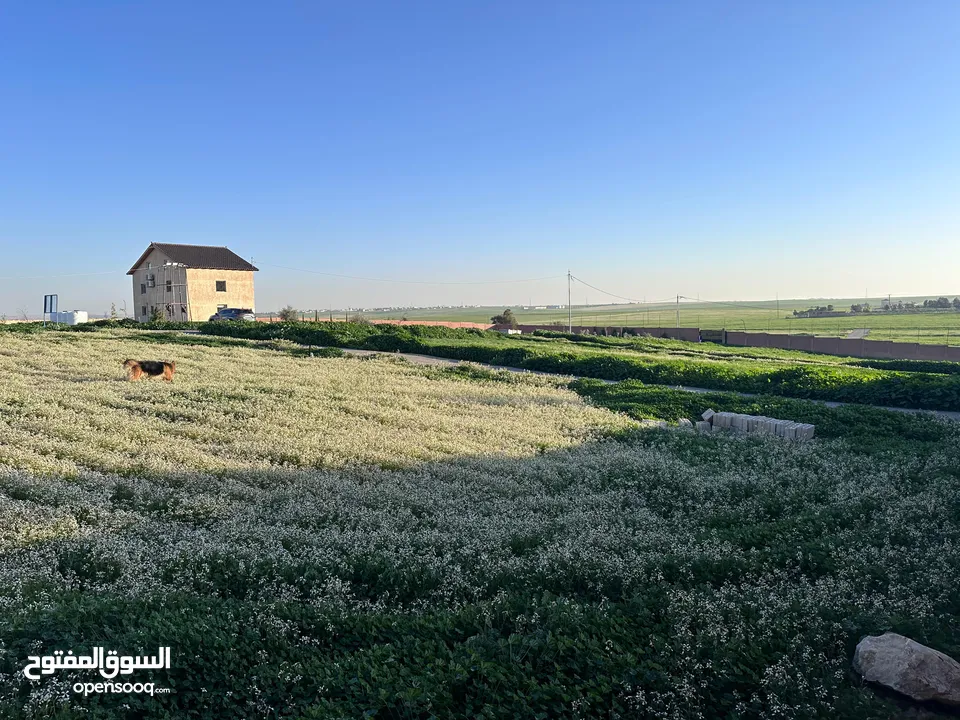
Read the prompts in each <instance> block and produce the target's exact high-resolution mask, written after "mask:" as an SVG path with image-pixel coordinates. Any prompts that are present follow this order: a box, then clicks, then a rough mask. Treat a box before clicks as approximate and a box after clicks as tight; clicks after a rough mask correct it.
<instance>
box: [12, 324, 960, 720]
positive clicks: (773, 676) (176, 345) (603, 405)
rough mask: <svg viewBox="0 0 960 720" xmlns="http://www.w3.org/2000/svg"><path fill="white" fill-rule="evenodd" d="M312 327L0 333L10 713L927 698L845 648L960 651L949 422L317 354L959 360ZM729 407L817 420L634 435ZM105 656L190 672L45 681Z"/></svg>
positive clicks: (435, 709) (798, 386)
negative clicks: (860, 662)
mask: <svg viewBox="0 0 960 720" xmlns="http://www.w3.org/2000/svg"><path fill="white" fill-rule="evenodd" d="M318 325H319V324H317V323H303V324H291V325H285V324H279V323H277V324H273V325H270V324H267V323H249V324H241V323H238V324H236V325H230V324H221V325H216V324H210V326H208V328H209V329H213V328H217V329H220V330H222V331H224V332H232V333H234V334H237V335H242V334H245V333H250V334H254V335H257V336H259V338H262V339H257V338H246V337H227V336H224V335H221V336H219V337H215V336H210V335H178V334H174V333H157V332H151V333H144V332H140V331H137V330H128V329H123V328H122V327H110V326H108V325H106V324H104V325H99V326H97V325H91V326H88V327H87V328H85V329H84V330H80V331H73V332H62V331H57V330H42V329H40V328H38V327H32V328H18V329H15V330H13V329H11V330H9V331H5V332H3V333H2V334H0V371H2V372H0V409H2V412H0V607H2V608H3V613H2V614H0V717H2V718H4V719H7V718H9V719H10V720H36V719H38V718H44V719H50V720H75V719H79V718H84V719H85V720H86V719H96V720H133V719H134V718H136V719H137V720H167V719H170V718H197V719H198V720H221V719H226V720H234V719H235V720H241V719H245V718H290V719H291V720H344V719H346V718H351V719H352V718H373V719H375V720H405V719H407V718H418V719H422V720H430V719H434V718H436V719H439V718H489V719H491V720H499V719H501V718H502V719H504V720H513V719H514V718H544V719H550V720H553V719H554V718H556V719H558V720H593V719H596V720H601V719H606V720H610V719H611V718H620V719H621V720H627V719H628V718H629V719H631V720H633V719H634V718H636V719H638V720H642V719H649V720H661V719H664V718H666V719H669V720H685V719H686V718H717V719H718V720H766V719H767V718H773V717H778V718H805V719H809V720H817V719H819V718H824V719H827V718H831V719H832V718H850V719H851V720H881V719H896V720H899V719H901V718H903V719H904V720H905V719H906V718H917V717H925V715H917V714H916V713H915V712H914V710H915V708H910V707H904V706H903V705H902V704H900V703H898V702H897V701H896V700H895V699H891V698H890V697H888V696H886V695H882V694H878V693H875V692H873V691H872V690H871V689H870V688H869V687H867V686H864V684H863V683H862V682H861V681H860V679H859V678H858V677H856V676H855V675H853V674H852V673H851V671H850V658H851V656H852V654H853V650H854V648H855V646H856V644H857V642H858V641H859V640H860V638H862V637H863V636H864V635H868V634H872V635H875V634H879V633H882V632H885V631H888V630H891V631H894V632H898V633H902V634H904V635H908V636H909V637H911V638H914V639H916V640H917V641H918V642H922V643H924V644H926V645H929V646H931V647H934V648H936V649H938V650H941V651H943V652H945V653H947V654H949V655H952V656H954V657H956V656H958V654H960V633H958V627H960V625H958V620H960V595H958V592H957V583H956V567H957V566H958V563H960V542H958V540H960V511H958V509H960V489H958V483H957V477H958V469H957V468H958V467H960V434H958V433H960V430H958V428H960V425H958V424H957V423H955V422H947V421H944V420H942V419H939V418H936V417H931V416H920V415H909V414H904V413H893V412H888V411H885V410H880V409H875V408H869V407H864V406H853V405H849V406H845V407H840V408H829V407H825V406H824V405H822V404H818V403H812V402H810V401H808V400H804V399H797V398H787V397H782V396H778V395H775V394H769V393H768V394H765V395H758V396H755V397H750V398H745V397H742V396H740V395H737V394H735V393H730V392H713V393H710V394H708V395H701V394H693V393H687V392H681V391H678V390H672V389H669V388H663V387H658V386H655V385H650V384H645V383H642V382H638V381H636V380H630V381H627V382H621V383H616V384H605V383H602V382H599V381H597V380H579V381H572V380H571V379H570V378H565V377H560V376H556V375H553V376H549V375H548V376H543V375H534V374H515V373H506V372H502V371H491V370H488V369H484V368H480V367H478V366H476V365H470V364H466V365H460V366H456V367H450V368H435V367H422V366H415V365H411V364H409V363H407V362H406V361H404V360H402V359H398V358H396V357H395V356H394V355H392V353H386V354H381V355H374V356H372V357H367V358H363V359H361V358H355V357H342V356H340V355H341V353H339V352H337V351H335V350H334V351H328V352H321V351H320V350H318V349H317V348H316V347H314V348H312V349H307V348H304V347H303V344H302V343H303V341H305V340H307V341H309V340H324V342H326V343H338V344H341V345H345V346H346V345H357V344H362V345H365V346H367V347H371V348H375V349H381V350H390V349H391V348H393V347H400V346H401V345H402V344H403V345H406V344H409V345H410V346H411V347H413V346H416V345H417V344H419V346H420V347H421V348H422V349H424V350H430V349H431V348H432V349H433V350H434V351H438V352H439V351H441V350H442V351H443V352H450V353H453V352H469V353H478V354H479V353H484V352H497V353H501V354H505V353H513V354H514V356H515V357H516V358H521V356H523V357H525V358H526V359H527V361H529V362H533V361H539V362H544V363H550V362H555V363H561V362H562V363H564V364H565V365H566V366H567V367H569V368H571V369H576V368H578V367H581V368H586V369H589V368H591V367H593V368H594V369H595V370H597V371H601V372H604V371H606V370H609V369H610V368H612V369H613V370H616V369H617V364H616V363H620V366H621V367H622V368H626V367H627V365H625V364H624V363H628V361H631V358H633V360H632V361H635V362H636V363H637V365H636V367H637V368H640V369H644V368H645V369H644V370H643V371H644V372H645V373H647V374H650V373H656V372H661V373H668V372H669V373H674V374H676V373H683V372H694V371H695V372H698V373H700V374H701V375H702V376H703V377H704V378H706V377H710V376H712V377H714V378H715V379H717V380H722V381H723V383H721V384H725V385H726V386H729V387H734V388H735V387H738V386H739V385H740V384H747V386H749V384H750V383H753V382H755V381H756V379H757V378H758V377H762V376H769V377H779V376H776V375H775V374H776V373H777V372H780V371H781V370H787V371H793V370H797V369H801V370H802V369H803V368H808V369H809V370H810V371H811V372H812V373H813V374H804V373H802V372H801V373H799V374H797V375H796V377H795V382H794V383H793V384H792V385H790V388H792V389H793V390H802V389H803V388H804V387H806V388H807V389H809V390H817V392H818V393H819V392H826V391H830V392H833V393H836V396H837V397H843V394H844V393H845V392H846V393H850V392H858V393H861V394H863V393H866V394H869V393H870V392H873V390H871V388H874V389H881V388H882V387H884V386H886V385H889V383H888V381H889V380H890V379H891V378H895V379H896V380H898V382H899V381H901V380H902V381H903V382H904V383H905V385H906V386H907V387H908V388H909V387H911V385H910V384H909V383H907V382H906V381H907V380H908V377H907V376H916V377H917V378H918V379H920V380H924V382H923V383H920V384H915V385H914V386H913V387H914V389H915V390H916V391H917V392H920V391H926V390H930V389H932V388H933V387H934V385H936V386H937V387H939V388H940V391H941V392H947V391H949V390H950V389H951V387H952V386H953V384H952V380H951V379H952V378H953V377H955V376H953V375H950V374H949V372H948V371H949V370H950V369H951V367H950V366H948V364H941V365H942V367H941V365H936V366H929V365H924V366H922V367H933V368H934V369H936V370H940V371H942V372H940V373H924V372H912V371H905V372H902V373H900V374H898V375H896V376H893V375H889V374H884V373H881V372H880V371H877V370H874V369H871V368H864V367H860V366H858V365H854V364H853V362H854V361H852V360H850V359H844V358H827V359H823V358H817V357H815V356H813V357H804V356H803V355H802V354H799V353H783V352H782V351H772V352H771V351H767V350H761V349H750V350H751V353H750V354H749V355H743V356H742V357H739V356H736V355H734V354H733V349H731V348H725V347H722V346H710V347H698V346H695V345H687V346H686V348H685V347H684V346H683V345H682V344H681V343H671V342H665V341H655V340H649V339H641V338H637V339H635V340H636V341H637V342H638V343H640V344H639V345H637V346H635V347H626V346H625V347H624V348H622V349H616V348H612V347H602V348H597V349H596V350H592V351H591V350H588V348H586V347H581V345H584V344H586V345H589V344H591V343H589V339H587V340H588V342H587V343H583V342H582V341H580V340H578V341H577V342H576V343H573V342H570V341H568V340H564V339H560V338H540V339H535V340H528V339H523V340H520V339H517V338H508V337H504V336H501V335H498V334H496V333H479V332H475V331H463V330H450V329H446V328H435V327H426V328H419V329H417V328H405V327H404V328H398V327H396V326H376V325H373V326H371V325H350V324H346V323H344V324H337V326H336V327H318ZM324 325H326V324H324ZM320 333H322V334H325V335H324V336H320V335H316V336H315V337H309V336H308V335H309V334H320ZM263 335H275V337H272V338H263ZM595 339H596V340H600V341H607V340H613V338H595ZM308 347H309V346H308ZM691 348H692V349H691ZM305 350H307V353H308V354H305V353H304V351H305ZM698 350H699V351H703V352H702V353H698V352H697V351H698ZM309 353H313V354H314V355H313V356H311V355H310V354H309ZM691 353H692V354H691ZM704 353H705V354H704ZM697 354H704V357H703V358H702V359H698V358H696V357H694V355H697ZM504 356H505V355H504ZM604 356H605V357H606V358H607V361H608V362H609V363H612V364H611V365H609V366H607V365H604V364H603V362H600V363H599V364H596V363H597V362H598V358H600V359H601V360H602V359H603V357H604ZM124 357H158V358H171V359H173V358H176V360H177V375H176V378H175V381H174V382H173V383H164V382H161V381H159V380H154V381H143V382H137V383H130V382H125V381H124V379H123V375H122V372H121V367H120V359H121V358H124ZM954 365H956V364H954ZM904 367H905V368H912V367H913V365H911V364H909V363H907V364H905V365H904ZM709 368H713V369H712V370H710V369H709ZM781 379H783V378H781ZM825 379H826V380H829V381H830V382H829V383H826V384H824V383H823V382H821V381H822V380H825ZM810 382H813V383H814V384H813V385H811V384H809V383H810ZM803 383H807V384H806V385H804V384H803ZM930 383H932V385H931V384H930ZM831 387H832V389H831ZM783 388H784V389H789V388H787V387H786V386H783ZM857 388H859V389H857ZM707 407H712V408H714V409H716V410H728V411H733V412H747V413H762V414H766V415H770V416H774V417H783V418H791V419H796V420H799V421H807V422H812V423H815V424H816V426H817V439H816V440H814V441H812V442H805V443H795V442H790V441H785V440H783V439H781V438H774V437H768V436H767V437H765V436H758V437H751V436H744V435H738V434H735V433H726V432H718V433H709V434H698V433H695V432H692V431H683V430H680V429H678V428H677V427H675V426H674V427H672V428H670V427H665V428H645V427H643V426H642V425H641V423H640V422H639V421H641V420H644V419H648V418H654V419H661V420H665V421H669V422H673V421H675V420H678V419H680V418H691V417H698V416H699V414H700V413H701V412H703V410H705V409H706V408H707ZM225 428H226V429H229V432H225V431H224V430H225ZM96 646H102V647H104V648H107V649H110V648H112V649H114V650H118V651H120V652H121V653H123V654H134V653H140V652H144V651H149V649H151V648H156V647H158V646H167V647H170V648H171V651H172V661H171V663H170V667H169V668H167V669H159V670H153V669H147V670H138V671H137V672H136V674H135V675H134V679H135V680H137V681H138V682H142V683H145V684H149V685H150V688H151V692H150V693H147V692H143V693H139V694H138V693H133V694H130V693H127V694H116V693H112V692H104V693H101V694H93V695H89V696H86V695H84V694H82V693H79V692H78V691H76V690H75V689H72V688H75V687H76V685H75V683H81V682H89V681H92V680H95V679H96V678H97V677H98V674H97V673H96V672H95V671H87V670H83V669H71V668H70V667H69V666H66V665H65V666H64V667H63V668H62V669H60V670H58V671H57V672H56V673H54V674H51V675H45V676H43V677H42V678H40V679H28V677H27V676H25V674H24V673H23V668H24V666H25V664H26V661H27V658H29V657H30V656H41V655H47V656H49V655H50V653H52V652H54V651H56V650H60V651H67V650H71V651H73V652H76V653H78V654H80V655H87V654H89V653H90V652H91V648H93V647H96ZM78 667H81V668H82V667H83V666H78ZM91 684H92V683H91ZM154 686H155V688H156V690H157V692H156V693H155V694H154V693H153V688H154ZM930 717H937V716H934V715H931V716H930Z"/></svg>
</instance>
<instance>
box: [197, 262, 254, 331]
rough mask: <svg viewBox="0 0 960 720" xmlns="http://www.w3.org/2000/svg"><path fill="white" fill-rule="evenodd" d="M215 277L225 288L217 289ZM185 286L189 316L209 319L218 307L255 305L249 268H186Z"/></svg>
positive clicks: (247, 306)
mask: <svg viewBox="0 0 960 720" xmlns="http://www.w3.org/2000/svg"><path fill="white" fill-rule="evenodd" d="M218 281H220V282H225V283H226V290H224V291H218V290H217V282H218ZM187 288H188V290H189V293H190V312H191V316H192V317H191V319H192V320H201V321H206V320H209V319H210V316H211V315H213V314H214V313H215V312H217V309H218V308H220V307H231V308H250V309H251V310H255V309H256V307H255V306H254V304H253V271H252V270H207V269H205V268H188V269H187Z"/></svg>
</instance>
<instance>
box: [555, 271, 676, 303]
mask: <svg viewBox="0 0 960 720" xmlns="http://www.w3.org/2000/svg"><path fill="white" fill-rule="evenodd" d="M571 277H572V278H573V279H574V280H576V281H577V282H578V283H581V284H582V285H586V286H587V287H588V288H591V289H592V290H596V291H597V292H599V293H603V294H604V295H609V296H610V297H615V298H617V299H619V300H626V301H628V302H631V303H634V304H636V305H661V304H663V303H668V302H673V300H674V299H673V298H667V299H665V300H651V301H650V302H647V301H646V300H635V299H634V298H628V297H624V296H623V295H617V294H616V293H612V292H607V291H606V290H601V289H600V288H598V287H596V286H595V285H591V284H590V283H588V282H586V281H585V280H581V279H580V278H578V277H576V276H575V275H573V276H571Z"/></svg>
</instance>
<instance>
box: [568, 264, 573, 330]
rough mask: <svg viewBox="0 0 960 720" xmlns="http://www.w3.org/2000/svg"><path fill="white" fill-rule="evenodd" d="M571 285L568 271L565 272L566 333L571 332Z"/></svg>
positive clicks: (571, 281)
mask: <svg viewBox="0 0 960 720" xmlns="http://www.w3.org/2000/svg"><path fill="white" fill-rule="evenodd" d="M572 283H573V275H571V274H570V271H569V270H567V332H568V333H572V332H573V305H571V304H570V303H571V302H572V298H573V291H572V290H571V287H570V286H571V284H572Z"/></svg>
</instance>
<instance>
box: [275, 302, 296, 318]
mask: <svg viewBox="0 0 960 720" xmlns="http://www.w3.org/2000/svg"><path fill="white" fill-rule="evenodd" d="M277 317H279V318H280V320H282V321H283V322H294V321H295V320H296V319H297V309H296V308H295V307H293V305H287V306H286V307H285V308H283V309H281V310H280V312H278V313H277Z"/></svg>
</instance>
